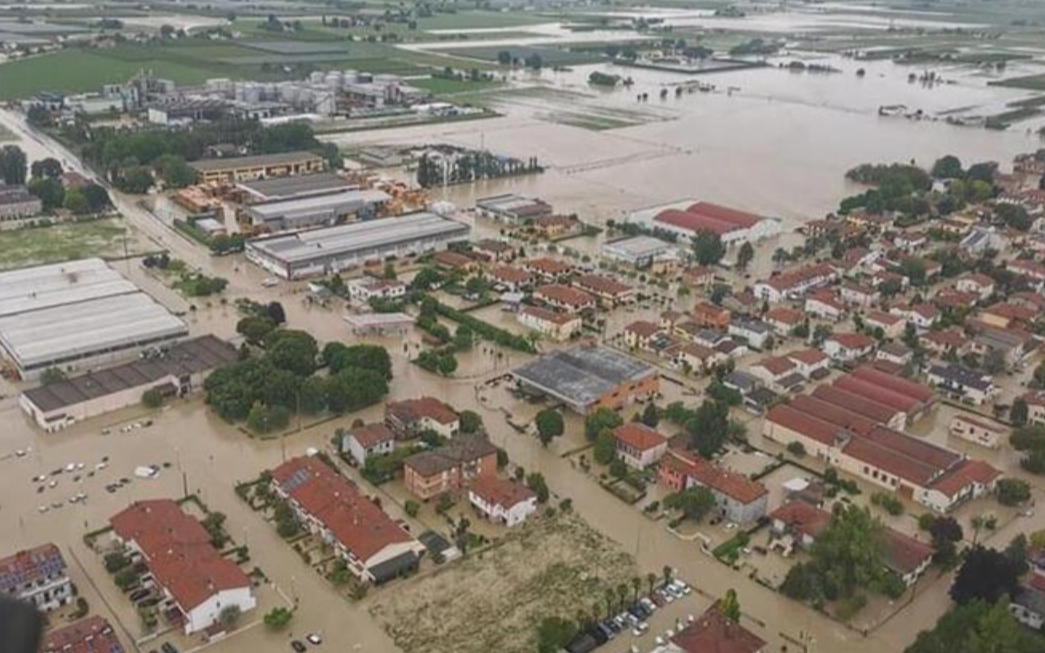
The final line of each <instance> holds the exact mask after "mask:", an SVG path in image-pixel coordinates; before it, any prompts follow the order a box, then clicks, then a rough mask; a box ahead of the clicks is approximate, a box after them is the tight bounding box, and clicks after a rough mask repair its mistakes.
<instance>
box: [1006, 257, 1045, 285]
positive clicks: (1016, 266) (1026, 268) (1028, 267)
mask: <svg viewBox="0 0 1045 653" xmlns="http://www.w3.org/2000/svg"><path fill="white" fill-rule="evenodd" d="M1005 269H1006V270H1008V271H1009V272H1012V273H1013V274H1016V275H1019V276H1021V277H1026V278H1027V279H1029V280H1030V281H1031V282H1033V283H1036V284H1040V283H1042V282H1045V265H1042V264H1041V263H1038V262H1037V261H1034V260H1031V259H1013V260H1011V261H1007V262H1006V263H1005Z"/></svg>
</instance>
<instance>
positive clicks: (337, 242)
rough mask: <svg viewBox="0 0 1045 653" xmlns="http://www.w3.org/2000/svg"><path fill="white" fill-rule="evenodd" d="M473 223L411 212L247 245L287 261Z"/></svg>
mask: <svg viewBox="0 0 1045 653" xmlns="http://www.w3.org/2000/svg"><path fill="white" fill-rule="evenodd" d="M468 232H469V227H468V225H466V224H463V223H461V222H456V221H454V220H450V219H449V218H443V217H441V216H438V215H436V214H434V213H411V214H408V215H403V216H400V217H396V218H381V219H378V220H367V221H365V222H354V223H352V224H345V225H338V226H335V227H325V228H322V229H313V230H310V231H303V232H300V233H296V234H286V235H282V236H274V237H271V238H260V239H255V240H251V241H249V242H248V243H247V246H248V247H250V248H253V249H255V250H256V251H259V252H261V253H262V254H264V255H266V256H269V257H270V258H272V259H275V260H278V261H283V262H284V263H295V262H297V263H300V262H303V261H308V260H311V259H314V258H317V257H326V256H337V255H344V254H348V253H351V252H354V251H357V250H365V249H373V248H379V247H388V246H391V245H395V244H398V243H406V242H412V241H415V240H422V239H425V238H434V237H439V236H442V237H448V236H452V235H455V234H461V235H464V234H467V233H468Z"/></svg>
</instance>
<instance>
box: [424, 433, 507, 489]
mask: <svg viewBox="0 0 1045 653" xmlns="http://www.w3.org/2000/svg"><path fill="white" fill-rule="evenodd" d="M496 475H497V447H495V446H494V445H493V444H491V443H490V441H489V440H487V439H486V438H484V437H482V436H477V435H471V436H466V435H459V436H457V437H455V438H454V439H453V440H451V441H450V442H449V444H447V445H445V446H442V447H439V448H438V449H432V450H431V451H422V452H420V453H416V454H414V455H413V456H410V457H409V458H407V459H406V461H405V462H404V463H403V483H404V484H405V485H406V489H407V490H408V491H409V492H410V493H411V494H413V495H414V496H416V497H417V498H419V499H421V500H422V501H428V500H429V499H431V498H433V497H437V496H439V495H440V494H444V493H447V492H451V493H452V492H456V491H457V490H460V489H462V488H467V487H469V486H470V485H471V484H472V480H473V479H476V478H479V477H483V476H496Z"/></svg>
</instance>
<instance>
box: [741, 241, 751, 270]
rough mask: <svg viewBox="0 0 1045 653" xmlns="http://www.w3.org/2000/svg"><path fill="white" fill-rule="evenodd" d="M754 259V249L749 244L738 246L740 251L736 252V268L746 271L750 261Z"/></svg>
mask: <svg viewBox="0 0 1045 653" xmlns="http://www.w3.org/2000/svg"><path fill="white" fill-rule="evenodd" d="M754 259H755V248H754V247H753V246H752V245H751V243H749V242H745V243H744V244H743V245H741V246H740V250H739V251H737V268H738V269H740V270H746V269H747V266H749V265H751V261H753V260H754Z"/></svg>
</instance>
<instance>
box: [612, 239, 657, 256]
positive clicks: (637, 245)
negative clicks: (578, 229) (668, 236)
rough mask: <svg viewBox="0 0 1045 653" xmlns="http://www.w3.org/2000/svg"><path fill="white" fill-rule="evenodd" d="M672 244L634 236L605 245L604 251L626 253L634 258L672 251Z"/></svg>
mask: <svg viewBox="0 0 1045 653" xmlns="http://www.w3.org/2000/svg"><path fill="white" fill-rule="evenodd" d="M673 247H674V246H673V245H672V244H671V243H668V242H665V241H663V240H660V239H658V238H653V237H651V236H633V237H631V238H622V239H620V240H614V241H611V242H608V243H604V244H603V246H602V249H603V250H606V251H618V252H625V253H627V254H630V255H632V256H653V255H654V254H657V253H658V252H663V251H665V250H669V249H672V248H673Z"/></svg>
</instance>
